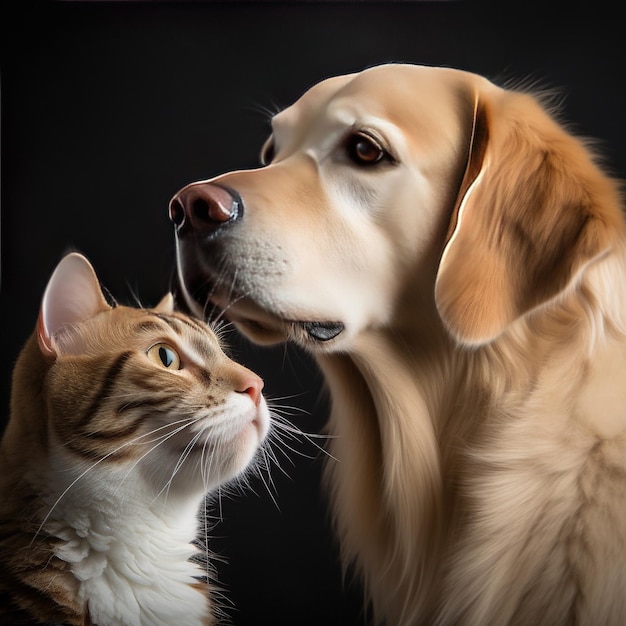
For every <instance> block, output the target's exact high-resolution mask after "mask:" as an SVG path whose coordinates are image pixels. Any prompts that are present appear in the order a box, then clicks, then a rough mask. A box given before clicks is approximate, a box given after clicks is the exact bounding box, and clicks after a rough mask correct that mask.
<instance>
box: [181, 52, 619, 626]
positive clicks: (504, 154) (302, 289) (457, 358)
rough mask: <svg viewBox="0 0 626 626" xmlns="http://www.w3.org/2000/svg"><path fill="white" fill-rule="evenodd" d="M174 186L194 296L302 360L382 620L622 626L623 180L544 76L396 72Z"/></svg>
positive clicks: (344, 523) (342, 507)
mask: <svg viewBox="0 0 626 626" xmlns="http://www.w3.org/2000/svg"><path fill="white" fill-rule="evenodd" d="M261 158H262V166H261V167H259V168H257V169H252V170H245V171H233V172H229V173H225V174H223V175H220V176H217V177H215V178H213V179H211V180H205V181H198V182H193V183H191V184H189V185H187V186H185V187H184V188H182V189H181V190H179V191H178V192H177V193H176V194H175V195H174V196H173V198H172V199H171V202H170V205H169V215H170V218H171V220H172V222H173V224H174V228H175V233H176V258H177V267H178V281H179V283H180V291H181V293H182V300H183V301H185V302H186V303H187V305H188V306H191V307H193V308H194V310H195V311H196V312H197V313H198V314H199V315H202V314H203V313H204V311H205V309H206V306H207V304H208V303H211V304H212V305H214V306H217V307H219V309H221V311H222V312H223V314H224V315H225V316H226V317H227V318H228V319H229V320H231V321H232V322H233V323H234V324H235V326H236V327H237V328H238V329H239V330H240V331H242V332H243V333H244V334H245V335H247V336H248V337H249V338H250V339H251V340H253V341H254V342H257V343H259V344H269V343H274V342H282V341H294V342H296V343H297V344H299V345H301V346H303V347H304V348H305V349H307V350H310V352H311V353H312V354H313V355H314V357H315V359H316V361H317V363H318V364H319V367H320V368H321V370H322V372H323V374H324V378H325V381H326V384H327V386H328V389H329V392H330V398H331V404H332V406H331V413H330V416H329V420H328V425H327V428H328V431H329V432H330V433H331V434H332V435H333V436H332V438H331V439H330V441H329V451H330V455H331V456H332V459H331V460H329V461H328V462H327V464H326V470H325V485H327V487H328V490H329V493H330V496H331V502H332V516H333V522H334V527H335V528H336V532H337V537H338V540H339V545H340V547H341V555H342V562H343V563H344V564H345V567H346V569H350V568H352V567H354V568H355V571H357V572H358V573H359V575H360V577H361V579H362V581H363V584H364V588H365V590H366V594H367V600H368V603H369V606H370V608H371V612H372V615H373V621H374V622H375V623H384V624H388V625H398V626H406V625H421V624H427V625H430V624H436V625H440V626H448V625H452V624H454V625H456V624H463V625H471V626H474V625H475V626H479V625H480V626H486V625H493V626H496V625H497V626H501V625H503V624H511V625H528V624H546V625H548V624H549V625H550V626H555V625H559V624H579V625H580V624H586V625H593V626H597V625H599V624H603V625H608V624H610V625H617V624H620V625H623V624H626V225H625V220H624V214H623V208H622V197H621V189H620V184H619V182H618V181H617V180H614V179H613V177H612V176H610V175H609V174H608V171H607V169H606V168H605V166H604V165H603V164H602V162H601V160H600V159H599V158H598V155H597V154H596V152H595V149H594V148H593V146H592V145H591V143H590V142H589V141H586V140H583V139H581V138H578V137H576V136H575V135H574V133H573V132H572V131H571V130H569V129H568V128H567V126H566V125H565V123H564V122H562V121H561V120H560V119H559V115H558V114H557V113H556V112H555V110H553V107H552V106H551V105H550V101H549V100H546V98H545V97H544V96H543V95H541V94H538V93H534V92H533V90H532V89H525V88H521V87H518V88H514V87H512V86H498V85H496V84H495V83H494V82H492V81H490V80H488V79H487V78H485V77H481V76H479V75H476V74H473V73H470V72H466V71H462V70H457V69H453V68H443V67H427V66H419V65H408V64H394V63H391V64H385V65H379V66H374V67H370V68H367V69H365V70H363V71H361V72H358V73H354V74H349V75H342V76H335V77H332V78H329V79H326V80H323V81H322V82H320V83H318V84H316V85H313V86H312V87H311V88H310V89H309V90H308V91H306V92H305V93H304V94H303V95H302V96H301V97H300V98H299V99H298V100H297V101H296V102H295V104H293V105H291V106H289V107H287V108H285V109H284V110H282V111H281V112H279V113H278V114H276V115H275V116H274V117H273V119H272V132H271V135H270V137H269V138H268V139H267V142H266V143H265V144H264V146H263V149H262V155H261Z"/></svg>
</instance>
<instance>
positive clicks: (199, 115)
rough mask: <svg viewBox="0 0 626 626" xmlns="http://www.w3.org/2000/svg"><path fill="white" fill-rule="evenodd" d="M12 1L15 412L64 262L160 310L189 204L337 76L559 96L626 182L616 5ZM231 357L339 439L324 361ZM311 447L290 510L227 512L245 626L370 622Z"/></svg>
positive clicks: (8, 259) (9, 234) (250, 162)
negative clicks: (518, 84) (479, 80)
mask: <svg viewBox="0 0 626 626" xmlns="http://www.w3.org/2000/svg"><path fill="white" fill-rule="evenodd" d="M12 4H13V3H3V7H4V8H3V9H2V11H3V13H2V15H0V18H1V27H0V31H1V32H0V46H1V48H0V50H1V55H2V56H1V80H2V84H1V88H2V92H1V97H2V129H1V130H2V187H1V190H2V214H1V217H2V222H1V237H2V239H1V246H2V247H1V284H0V286H1V290H0V327H1V328H2V356H3V358H2V360H1V366H0V367H1V370H0V377H1V378H0V381H1V382H0V402H1V404H2V415H6V414H7V413H8V402H9V385H10V375H11V369H12V366H13V363H14V360H15V357H16V355H17V352H18V351H19V348H20V346H21V344H22V343H23V341H24V340H25V339H26V337H27V336H28V335H29V334H30V332H31V331H32V329H33V327H34V324H35V320H36V317H37V312H38V306H39V298H40V297H41V294H42V291H43V289H44V286H45V283H46V280H47V278H48V276H49V274H50V272H51V271H52V269H53V268H54V265H55V264H56V262H57V261H58V260H59V259H60V257H61V256H62V254H63V253H64V252H65V251H67V250H68V249H69V248H76V249H79V250H81V251H82V252H84V253H85V254H86V255H87V256H88V257H89V258H90V259H91V260H92V261H93V263H94V265H95V267H96V270H97V271H98V273H99V275H100V277H101V279H102V281H103V282H104V283H105V284H106V285H107V286H108V287H109V289H110V290H111V291H112V293H113V294H114V295H115V296H116V297H117V298H118V300H120V301H122V302H125V303H131V302H132V301H133V297H134V296H137V297H139V298H140V300H141V301H142V302H143V303H144V304H146V305H153V304H155V303H156V302H157V301H158V299H159V298H160V297H161V295H162V294H163V293H164V292H165V291H166V290H167V289H168V286H169V284H170V280H171V277H172V270H173V261H174V245H173V244H174V240H173V231H172V229H171V228H170V224H169V222H168V219H167V215H166V207H167V203H168V200H169V198H170V197H171V196H172V195H173V194H174V192H176V190H177V189H178V188H179V187H181V186H183V185H184V184H186V183H188V182H191V181H193V180H196V179H201V178H208V177H211V176H214V175H216V174H218V173H221V172H223V171H226V170H230V169H239V168H247V167H254V166H256V165H257V161H258V159H257V155H258V153H259V149H260V146H261V144H262V142H263V139H264V137H265V135H266V133H267V131H268V128H269V125H268V119H269V118H268V111H275V110H277V109H278V108H280V107H283V106H286V105H288V104H290V103H291V102H292V101H294V100H295V99H296V98H297V97H298V96H299V95H300V94H301V93H302V92H303V91H304V90H305V89H307V88H308V87H310V86H311V85H312V84H313V83H315V82H317V81H319V80H321V79H323V78H326V77H328V76H331V75H333V74H339V73H345V72H352V71H358V70H360V69H363V68H364V67H367V66H369V65H372V64H376V63H381V62H387V61H402V62H413V63H425V64H430V65H448V66H454V67H459V68H461V69H466V70H471V71H475V72H478V73H482V74H485V75H486V76H488V77H489V78H492V79H494V80H495V81H496V82H502V81H504V80H509V79H521V80H523V81H524V82H526V83H528V82H531V83H537V84H538V85H540V86H548V87H555V88H557V89H559V90H560V91H561V93H562V96H563V114H564V118H565V119H566V120H568V121H570V122H571V126H572V129H573V130H575V131H577V132H578V133H580V134H583V135H585V136H590V137H595V138H597V139H598V140H599V143H598V146H599V148H600V149H601V151H602V152H603V153H604V154H605V156H606V162H607V166H608V167H609V168H610V170H611V171H612V172H613V173H614V174H615V175H616V176H619V177H623V176H624V175H625V174H626V145H625V140H626V123H625V121H624V112H625V111H626V95H625V93H624V87H623V84H624V78H625V76H626V62H625V61H626V57H625V53H626V44H625V43H624V35H623V28H621V27H620V24H621V19H618V16H617V15H616V14H615V13H607V12H606V10H605V9H604V8H603V7H602V5H601V4H598V3H594V4H591V3H589V4H586V3H574V2H570V3H568V4H564V5H563V7H562V8H560V9H557V8H554V6H553V5H551V7H549V8H546V7H541V6H540V5H539V4H533V3H515V4H512V3H506V2H504V3H499V4H495V3H494V4H493V5H488V4H485V5H483V4H476V3H472V2H443V1H442V2H384V3H375V2H360V3H359V2H357V3H350V2H317V3H306V2H278V3H272V2H253V3H243V2H221V3H219V2H196V3H183V2H178V3H162V2H143V3H127V2H103V3H98V2H50V3H43V4H42V3H39V4H37V3H28V2H24V3H21V4H13V6H12ZM545 4H547V3H545ZM7 5H8V6H9V7H11V10H12V11H15V12H13V13H7V11H6V9H7ZM24 5H25V6H24ZM231 341H232V343H233V349H234V355H235V356H236V357H237V358H238V359H239V360H242V361H243V362H245V363H246V364H247V365H248V366H250V367H251V368H252V369H255V370H256V371H258V372H259V373H260V374H261V375H262V376H263V377H264V378H265V380H266V392H267V395H268V396H269V397H270V398H284V399H283V400H281V401H280V403H281V404H290V405H293V406H296V407H300V408H301V409H303V410H304V412H302V411H300V412H298V411H296V412H295V413H294V415H293V416H292V420H293V421H294V422H295V423H297V425H298V426H299V427H300V428H302V429H303V430H306V431H309V432H317V431H319V430H320V429H321V427H322V425H323V423H324V420H325V413H326V404H325V399H324V396H323V393H322V387H321V380H320V377H319V375H318V374H317V372H316V369H315V367H314V366H313V365H312V363H311V361H310V360H309V359H308V358H307V357H306V356H305V355H303V354H301V353H300V352H296V351H295V350H293V349H291V348H284V347H280V348H273V349H261V348H256V347H252V346H250V345H248V344H247V343H246V342H243V341H240V340H238V339H237V338H236V337H232V338H231ZM295 448H296V451H294V452H291V451H288V452H289V457H290V460H287V458H285V457H283V458H282V463H281V465H282V467H283V469H284V470H285V473H282V472H281V471H280V470H278V469H277V468H274V470H273V471H272V477H273V480H274V486H273V487H272V488H271V492H272V497H271V496H270V494H269V493H268V489H266V487H265V485H264V484H263V482H261V481H259V480H255V481H253V485H252V486H253V490H249V491H246V492H245V493H244V494H239V495H234V496H230V497H224V498H222V501H221V504H222V510H221V522H220V523H219V524H218V525H217V527H216V529H215V531H214V533H215V535H216V539H215V540H214V541H213V542H212V544H211V547H212V549H213V550H215V551H217V552H218V553H219V554H221V555H223V557H224V558H225V559H226V562H221V561H218V562H217V563H216V564H217V566H218V572H219V578H220V581H221V583H222V584H223V585H224V587H225V589H226V596H227V598H228V599H229V601H230V602H232V603H233V604H234V605H235V607H236V609H235V608H231V607H229V606H228V605H227V611H228V613H229V614H230V615H231V617H232V620H233V623H234V624H236V625H247V624H257V623H259V622H260V621H262V620H263V621H264V622H265V621H267V622H268V623H272V624H294V625H305V624H326V625H329V626H330V625H334V624H341V625H351V624H363V623H364V618H363V613H362V611H361V602H360V595H359V592H358V589H355V588H354V586H352V587H350V586H349V585H348V586H347V588H346V587H344V585H343V583H342V577H341V571H340V568H339V565H338V558H337V550H336V546H335V545H334V543H333V540H332V536H331V535H330V533H329V532H328V523H327V514H326V505H325V502H324V500H323V497H322V496H321V495H320V491H319V489H318V487H319V477H320V458H319V457H320V454H318V453H317V451H316V449H315V448H314V447H313V446H312V445H309V444H307V443H306V442H301V443H298V444H296V445H295ZM274 500H275V501H276V502H274Z"/></svg>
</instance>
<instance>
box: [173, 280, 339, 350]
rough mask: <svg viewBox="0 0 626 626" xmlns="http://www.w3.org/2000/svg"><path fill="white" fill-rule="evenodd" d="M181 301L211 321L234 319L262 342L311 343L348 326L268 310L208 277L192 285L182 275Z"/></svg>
mask: <svg viewBox="0 0 626 626" xmlns="http://www.w3.org/2000/svg"><path fill="white" fill-rule="evenodd" d="M191 294H193V296H192V295H191ZM177 302H178V304H179V305H180V304H181V303H182V304H183V306H184V307H186V308H188V309H189V312H191V313H192V314H193V315H196V316H197V317H200V318H203V319H206V320H207V321H209V322H212V321H217V320H220V319H226V320H228V321H230V322H232V323H233V324H235V326H237V328H239V330H240V331H241V332H243V333H244V334H245V335H247V336H248V337H250V339H252V340H253V341H255V342H256V343H260V344H273V343H280V342H282V341H286V340H289V341H295V342H297V343H301V344H302V343H304V344H308V345H310V344H311V343H314V344H325V343H326V342H329V341H331V340H333V339H335V338H336V337H338V336H339V335H341V333H342V332H343V331H344V330H345V325H344V324H343V322H341V321H336V320H311V319H292V318H291V317H290V316H287V315H281V314H280V313H276V312H274V311H270V310H268V309H267V308H266V307H264V306H263V305H262V304H260V303H259V302H258V301H257V300H255V299H254V298H252V297H250V296H246V295H240V294H237V293H236V292H235V290H233V289H230V290H229V291H228V292H227V291H226V290H224V289H220V288H219V287H218V286H216V285H215V284H213V283H211V282H207V281H206V280H204V281H202V282H201V283H200V286H198V287H193V288H191V287H190V286H189V281H188V280H182V279H180V278H179V280H178V294H177Z"/></svg>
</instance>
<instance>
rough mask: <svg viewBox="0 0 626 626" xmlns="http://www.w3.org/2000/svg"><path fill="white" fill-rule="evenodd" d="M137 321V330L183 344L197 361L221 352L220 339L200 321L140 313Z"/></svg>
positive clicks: (152, 313)
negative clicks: (193, 353) (170, 338)
mask: <svg viewBox="0 0 626 626" xmlns="http://www.w3.org/2000/svg"><path fill="white" fill-rule="evenodd" d="M142 313H143V315H142V316H141V317H140V318H139V319H138V320H137V322H136V323H137V330H139V331H141V333H149V334H150V335H154V337H155V338H158V337H160V338H161V339H165V338H166V337H172V338H175V339H176V340H177V342H180V341H182V342H184V344H185V347H186V349H187V351H192V352H195V353H196V355H197V357H198V360H199V361H204V360H205V359H207V358H210V357H213V356H215V355H216V353H221V352H222V345H221V342H220V339H219V337H218V335H217V333H215V332H214V331H213V330H212V329H211V328H210V327H209V326H208V325H207V324H205V323H204V322H202V321H201V320H199V319H197V318H194V317H190V316H186V315H181V314H178V313H175V312H174V313H161V312H158V311H151V310H148V311H142Z"/></svg>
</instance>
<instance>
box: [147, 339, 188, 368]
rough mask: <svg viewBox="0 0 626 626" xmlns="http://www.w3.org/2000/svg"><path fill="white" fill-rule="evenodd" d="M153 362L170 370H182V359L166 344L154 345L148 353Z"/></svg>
mask: <svg viewBox="0 0 626 626" xmlns="http://www.w3.org/2000/svg"><path fill="white" fill-rule="evenodd" d="M146 354H147V355H148V358H149V359H150V360H151V361H154V362H155V363H156V364H157V365H160V366H161V367H165V368H166V369H168V370H179V369H180V368H181V364H180V357H179V356H178V353H177V352H176V350H174V348H172V346H168V345H167V344H166V343H157V344H155V345H153V346H152V347H151V348H150V349H149V350H148V352H147V353H146Z"/></svg>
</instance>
